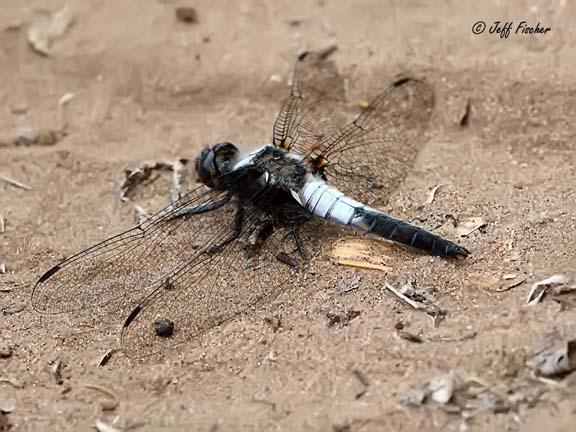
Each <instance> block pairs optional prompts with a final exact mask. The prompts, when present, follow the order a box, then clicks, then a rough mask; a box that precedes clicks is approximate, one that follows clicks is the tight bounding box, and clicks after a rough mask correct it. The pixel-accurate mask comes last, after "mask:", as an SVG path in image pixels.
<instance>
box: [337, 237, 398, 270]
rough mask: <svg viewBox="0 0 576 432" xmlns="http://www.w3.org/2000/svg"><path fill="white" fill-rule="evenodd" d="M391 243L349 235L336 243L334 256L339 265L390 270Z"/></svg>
mask: <svg viewBox="0 0 576 432" xmlns="http://www.w3.org/2000/svg"><path fill="white" fill-rule="evenodd" d="M389 250H390V244H388V243H386V242H383V241H380V240H375V239H369V238H361V237H348V238H343V239H340V240H338V241H337V242H335V243H334V246H333V248H332V251H331V255H332V257H334V258H335V259H336V262H337V263H338V264H339V265H344V266H350V267H359V268H364V269H371V270H380V271H384V272H388V271H390V270H392V268H391V267H389V266H387V265H386V263H387V262H388V261H389V260H390V256H389V254H388V253H387V252H388V251H389Z"/></svg>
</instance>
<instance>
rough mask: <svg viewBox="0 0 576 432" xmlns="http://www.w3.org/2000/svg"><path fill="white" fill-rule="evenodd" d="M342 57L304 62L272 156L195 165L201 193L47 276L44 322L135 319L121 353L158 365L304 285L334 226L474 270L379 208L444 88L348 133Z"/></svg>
mask: <svg viewBox="0 0 576 432" xmlns="http://www.w3.org/2000/svg"><path fill="white" fill-rule="evenodd" d="M330 54H331V50H324V51H308V52H305V53H303V54H301V55H300V56H298V58H297V61H296V64H295V67H294V72H293V77H292V83H291V87H290V94H289V96H288V97H287V99H286V100H285V101H284V102H283V104H282V106H281V110H280V112H279V114H278V116H277V118H276V121H275V123H274V126H273V133H272V140H271V142H270V143H269V144H267V145H264V146H261V147H258V148H256V149H255V150H253V151H251V152H249V153H242V152H241V151H240V150H239V148H238V147H237V146H236V145H234V144H232V143H230V142H221V143H217V144H215V145H212V146H211V147H207V148H205V149H204V150H203V151H202V152H201V154H200V155H199V156H198V157H197V159H196V161H195V171H196V175H197V178H198V180H199V183H200V185H199V186H197V187H195V188H193V189H192V190H190V191H189V192H187V193H186V194H185V195H183V196H182V197H181V198H180V199H178V200H176V201H174V202H172V203H171V204H170V205H168V206H167V207H165V208H164V209H162V210H160V211H159V212H157V213H156V214H154V215H153V216H151V217H150V218H149V219H147V220H145V221H143V222H142V223H140V224H138V225H137V226H134V227H133V228H131V229H129V230H127V231H125V232H123V233H121V234H118V235H115V236H113V237H111V238H109V239H107V240H104V241H102V242H100V243H98V244H95V245H93V246H91V247H89V248H87V249H85V250H83V251H81V252H79V253H77V254H75V255H73V256H70V257H68V258H66V259H64V260H63V261H62V262H60V263H59V264H57V265H55V266H54V267H52V268H51V269H49V270H48V271H46V272H45V273H44V274H43V275H42V276H41V277H40V278H39V280H38V281H37V283H36V285H35V286H34V289H33V294H32V305H33V307H34V309H35V310H36V311H38V312H41V313H44V314H62V313H74V314H79V315H81V316H85V315H89V314H91V313H92V314H97V316H99V317H104V318H102V319H103V320H105V321H106V320H114V319H115V318H117V317H118V316H119V314H120V313H123V314H124V316H125V318H124V320H123V321H122V320H121V319H120V320H118V323H119V324H120V323H121V334H120V343H121V346H122V348H124V349H125V350H126V351H127V352H128V353H129V354H133V355H136V356H145V355H147V354H149V353H153V352H158V351H161V350H163V349H165V348H172V347H174V346H176V345H179V344H181V343H184V342H189V341H190V340H193V339H194V338H196V337H198V336H199V335H201V334H203V333H205V332H207V331H209V330H210V329H211V328H213V327H215V326H218V325H220V324H222V323H224V322H225V321H227V320H230V319H232V318H233V317H235V316H237V315H238V314H240V313H242V312H243V311H246V310H247V309H248V308H250V307H255V305H256V304H257V303H258V302H261V301H262V300H264V299H266V298H268V297H270V296H272V295H273V294H274V293H276V292H278V290H280V289H281V288H282V287H286V286H289V285H290V284H295V283H299V282H298V281H301V282H302V278H303V277H307V276H306V275H305V273H306V272H305V269H306V266H307V264H308V263H309V262H310V261H311V260H312V259H313V258H314V256H315V253H316V251H317V250H318V249H317V247H318V244H321V243H322V242H325V241H326V240H325V239H324V238H322V235H323V232H324V231H323V230H325V229H326V226H329V225H334V224H335V225H339V226H342V227H345V228H349V229H353V230H356V231H357V232H359V233H361V234H365V235H370V236H375V237H379V238H382V239H385V240H389V241H392V242H395V243H399V244H403V245H406V246H407V247H409V248H413V249H418V250H420V251H423V252H425V253H429V254H433V255H438V256H442V257H445V258H447V259H451V258H457V259H463V258H466V257H467V256H468V255H469V254H470V252H469V251H468V250H467V249H466V248H464V247H462V246H460V245H458V244H456V243H454V242H452V241H450V240H448V239H445V238H442V237H440V236H439V235H436V234H434V233H432V232H430V231H428V230H426V229H424V228H421V227H418V226H416V225H413V224H411V223H409V222H408V221H405V220H402V219H400V218H396V217H393V216H391V215H388V214H386V213H384V212H383V211H380V210H378V209H377V208H375V207H372V206H370V205H369V204H370V203H374V202H377V201H378V200H380V201H382V199H383V197H385V196H387V195H389V194H390V193H391V192H392V190H394V188H396V187H397V186H398V185H399V184H400V182H401V181H402V180H403V178H404V177H405V176H406V175H407V173H408V172H409V170H410V169H411V167H412V166H413V164H414V161H415V158H416V155H417V154H418V152H419V150H420V149H421V148H422V146H423V143H424V141H425V139H424V137H425V131H426V129H427V128H428V125H429V123H430V121H431V116H432V112H433V107H434V91H433V88H432V86H431V85H430V84H429V83H427V82H426V80H424V79H419V78H414V77H409V76H406V77H402V78H399V79H397V80H395V81H394V82H392V83H391V84H390V85H388V86H387V87H386V88H385V89H384V90H383V91H382V92H381V93H380V94H379V95H378V96H376V97H375V98H374V99H373V100H371V102H370V103H368V104H365V106H364V107H363V109H362V111H361V112H360V113H359V114H357V115H356V117H355V118H354V119H353V121H351V122H349V123H339V122H338V121H336V120H335V119H337V118H339V117H342V116H340V115H339V113H338V112H336V111H335V109H334V107H335V106H336V105H337V104H338V103H339V102H341V101H342V99H343V97H344V96H343V94H344V91H345V89H344V81H343V79H342V76H341V75H340V74H339V72H338V70H337V68H336V66H335V64H334V62H333V61H332V60H331V59H330V58H329V55H330ZM308 280H309V279H308ZM308 283H309V282H308Z"/></svg>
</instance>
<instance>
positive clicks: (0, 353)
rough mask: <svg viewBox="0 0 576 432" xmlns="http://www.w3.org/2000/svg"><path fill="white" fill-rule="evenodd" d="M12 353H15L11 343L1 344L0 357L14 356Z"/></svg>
mask: <svg viewBox="0 0 576 432" xmlns="http://www.w3.org/2000/svg"><path fill="white" fill-rule="evenodd" d="M12 354H14V350H13V349H12V347H11V346H10V345H1V346H0V358H9V357H12Z"/></svg>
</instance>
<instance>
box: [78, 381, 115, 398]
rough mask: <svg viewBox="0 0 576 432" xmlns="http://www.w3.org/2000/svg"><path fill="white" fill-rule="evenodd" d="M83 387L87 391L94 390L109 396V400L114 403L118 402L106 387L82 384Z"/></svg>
mask: <svg viewBox="0 0 576 432" xmlns="http://www.w3.org/2000/svg"><path fill="white" fill-rule="evenodd" d="M83 387H84V388H86V389H88V390H96V391H99V392H100V393H104V394H105V395H106V396H109V397H110V398H111V399H114V400H115V401H117V400H118V397H117V396H116V393H114V392H113V391H112V390H110V389H108V388H106V387H102V386H99V385H98V384H84V385H83Z"/></svg>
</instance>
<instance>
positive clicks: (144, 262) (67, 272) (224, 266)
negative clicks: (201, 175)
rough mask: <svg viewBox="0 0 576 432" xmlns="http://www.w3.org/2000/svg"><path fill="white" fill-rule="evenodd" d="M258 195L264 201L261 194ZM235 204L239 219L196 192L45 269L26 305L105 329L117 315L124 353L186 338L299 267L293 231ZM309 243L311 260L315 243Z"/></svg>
mask: <svg viewBox="0 0 576 432" xmlns="http://www.w3.org/2000/svg"><path fill="white" fill-rule="evenodd" d="M259 199H260V200H263V201H262V202H266V201H267V199H268V198H267V196H266V191H264V192H263V193H262V196H261V197H260V198H259ZM242 208H243V211H242V215H243V216H242V218H241V219H239V218H238V212H237V209H238V206H237V203H236V202H233V201H230V200H227V199H226V196H225V195H223V194H222V193H219V192H215V191H212V190H210V189H208V188H205V187H200V188H198V189H195V190H194V191H192V192H190V193H189V194H187V195H186V196H184V197H183V198H182V199H181V200H179V201H178V202H176V203H175V204H173V205H172V206H171V207H168V208H166V209H164V210H162V211H160V212H159V213H157V214H156V215H154V216H153V217H152V218H151V219H149V220H148V221H146V222H144V223H143V224H141V225H139V226H137V227H135V228H133V229H131V230H128V231H126V232H124V233H122V234H120V235H117V236H114V237H112V238H110V239H108V240H106V241H104V242H102V243H99V244H97V245H95V246H92V247H91V248H88V249H86V250H85V251H83V252H81V253H79V254H77V255H74V256H72V257H70V258H68V259H66V260H64V261H63V262H61V263H60V264H58V265H57V266H55V267H54V268H53V269H51V270H49V271H48V272H46V273H45V274H44V275H43V276H42V277H41V278H40V280H39V281H38V283H37V284H36V286H35V287H34V290H33V297H32V303H33V305H34V308H35V309H36V310H38V311H40V312H44V313H60V312H66V311H77V312H78V311H80V312H79V313H80V315H81V316H98V317H99V318H101V319H104V320H106V319H107V318H106V317H110V321H109V322H107V323H105V324H107V325H109V326H116V325H118V324H120V323H122V322H124V325H123V330H122V346H123V348H124V349H125V350H126V352H127V354H128V355H130V356H136V357H142V356H145V355H148V354H152V353H155V352H158V351H159V350H162V349H164V348H171V347H173V346H175V345H178V344H181V343H184V342H189V341H191V340H192V339H193V338H194V337H195V336H197V335H199V334H201V333H203V332H205V331H207V330H208V329H210V328H211V327H214V326H216V325H219V324H221V323H222V322H224V321H226V320H228V319H231V318H233V317H234V316H235V315H237V314H238V313H241V312H242V311H244V310H246V308H248V307H250V306H252V305H254V304H255V303H257V302H258V301H260V300H263V299H265V298H267V297H268V296H270V295H271V294H273V293H274V292H275V291H276V290H278V288H280V287H283V286H287V284H286V281H287V279H288V278H291V282H290V283H297V282H296V281H297V280H298V278H299V275H300V274H301V273H302V272H300V271H299V270H302V269H303V267H304V265H305V262H304V261H302V259H301V258H300V257H301V255H300V253H299V251H298V249H297V247H298V245H301V243H300V242H301V237H300V236H297V237H295V236H294V233H292V232H291V231H287V230H286V229H276V227H274V226H272V225H271V222H272V221H271V219H270V217H269V215H268V214H267V213H266V212H264V211H262V210H261V207H259V206H256V207H254V206H251V207H242ZM208 210H210V211H208ZM307 229H308V231H307V232H312V233H313V232H315V230H314V229H313V228H311V227H307ZM307 237H308V236H307ZM310 237H311V238H315V237H314V236H310ZM296 238H298V241H296ZM312 244H313V243H311V242H309V243H308V245H309V246H311V245H312ZM308 250H309V253H308V257H310V256H311V255H312V254H313V253H314V252H313V251H314V250H315V249H311V248H310V249H308ZM159 320H160V321H159ZM158 322H161V323H164V324H165V323H172V324H173V326H174V327H173V332H172V331H171V332H170V334H161V333H160V334H159V333H158V331H157V323H158Z"/></svg>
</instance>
